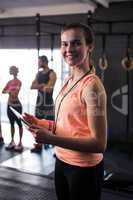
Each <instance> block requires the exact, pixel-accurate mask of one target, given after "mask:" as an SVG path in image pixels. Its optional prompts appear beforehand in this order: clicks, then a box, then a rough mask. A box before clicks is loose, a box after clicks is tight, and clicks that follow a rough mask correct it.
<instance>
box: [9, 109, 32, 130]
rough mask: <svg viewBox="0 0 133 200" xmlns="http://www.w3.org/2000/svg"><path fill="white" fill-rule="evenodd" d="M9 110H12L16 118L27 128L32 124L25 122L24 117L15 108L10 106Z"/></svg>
mask: <svg viewBox="0 0 133 200" xmlns="http://www.w3.org/2000/svg"><path fill="white" fill-rule="evenodd" d="M9 108H10V109H11V111H12V112H13V113H14V114H15V115H16V117H17V118H18V119H20V120H21V121H22V122H23V123H24V124H25V125H26V126H28V127H29V126H30V124H29V123H28V122H27V121H25V120H24V118H23V116H22V115H21V114H20V113H19V112H18V111H17V110H15V109H14V108H13V107H11V106H9Z"/></svg>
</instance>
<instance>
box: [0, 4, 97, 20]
mask: <svg viewBox="0 0 133 200" xmlns="http://www.w3.org/2000/svg"><path fill="white" fill-rule="evenodd" d="M95 9H96V4H94V3H92V2H91V3H90V4H89V3H70V4H68V3H67V4H60V5H51V6H45V7H43V6H41V7H39V6H38V7H37V6H36V7H27V8H26V7H21V8H10V9H6V10H4V12H0V18H8V17H29V16H35V15H36V13H40V15H41V16H49V15H65V14H66V15H67V14H84V13H87V12H88V10H90V11H91V12H92V13H93V12H94V11H95Z"/></svg>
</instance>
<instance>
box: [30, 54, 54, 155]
mask: <svg viewBox="0 0 133 200" xmlns="http://www.w3.org/2000/svg"><path fill="white" fill-rule="evenodd" d="M38 65H39V71H38V73H37V75H36V78H35V80H34V81H33V82H32V85H31V89H36V90H38V95H37V101H36V109H35V116H36V117H37V118H39V119H48V120H54V102H53V89H54V86H55V83H56V73H55V72H54V71H53V70H52V69H50V68H49V66H48V58H47V57H46V56H44V55H43V56H40V57H39V59H38ZM45 148H46V149H47V148H48V146H47V145H45ZM41 150H42V144H40V143H36V144H34V147H33V148H32V149H31V152H37V153H39V152H41Z"/></svg>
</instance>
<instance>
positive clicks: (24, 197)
mask: <svg viewBox="0 0 133 200" xmlns="http://www.w3.org/2000/svg"><path fill="white" fill-rule="evenodd" d="M2 133H3V137H4V141H5V144H4V145H2V146H1V147H0V199H1V200H8V199H10V200H45V199H46V200H56V195H55V190H54V175H53V174H54V163H55V158H54V149H53V148H49V149H48V150H45V149H44V148H43V150H42V152H41V153H40V154H38V153H31V152H30V149H31V148H32V146H33V143H34V138H33V137H32V135H31V134H30V133H29V132H28V131H27V130H26V129H25V128H24V135H23V145H24V150H23V152H22V153H17V152H14V151H7V150H5V146H6V145H7V144H8V143H9V142H10V127H9V124H8V123H2ZM15 140H16V141H18V130H17V128H16V136H15ZM105 169H106V170H105V185H104V188H103V197H102V200H132V199H133V170H132V169H133V158H132V157H130V156H129V155H128V154H127V153H124V152H121V151H119V150H118V149H117V148H113V149H107V151H106V152H105Z"/></svg>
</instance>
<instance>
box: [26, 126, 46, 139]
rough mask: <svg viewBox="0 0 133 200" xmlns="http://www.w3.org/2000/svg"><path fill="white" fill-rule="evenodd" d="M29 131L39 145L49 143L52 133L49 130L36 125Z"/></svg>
mask: <svg viewBox="0 0 133 200" xmlns="http://www.w3.org/2000/svg"><path fill="white" fill-rule="evenodd" d="M29 131H30V132H31V133H32V135H33V137H34V138H35V140H36V142H37V143H48V138H49V136H50V131H48V129H46V128H41V127H39V126H35V125H34V126H30V127H29Z"/></svg>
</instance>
